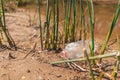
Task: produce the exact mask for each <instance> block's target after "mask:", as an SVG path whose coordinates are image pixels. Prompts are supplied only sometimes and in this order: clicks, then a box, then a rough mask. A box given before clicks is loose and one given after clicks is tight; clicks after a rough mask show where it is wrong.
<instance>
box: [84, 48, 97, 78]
mask: <svg viewBox="0 0 120 80" xmlns="http://www.w3.org/2000/svg"><path fill="white" fill-rule="evenodd" d="M84 54H85V56H86V59H87V61H88V64H89V68H90V76H91V78H92V80H95V78H94V74H93V70H92V65H91V61H90V59H89V57H88V54H87V51H86V50H84Z"/></svg>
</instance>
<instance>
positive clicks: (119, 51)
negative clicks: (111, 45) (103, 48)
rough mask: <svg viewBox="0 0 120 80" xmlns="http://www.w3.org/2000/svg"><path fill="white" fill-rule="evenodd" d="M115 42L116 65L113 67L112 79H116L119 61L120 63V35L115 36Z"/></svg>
mask: <svg viewBox="0 0 120 80" xmlns="http://www.w3.org/2000/svg"><path fill="white" fill-rule="evenodd" d="M117 44H118V53H117V55H116V58H117V60H116V65H115V67H114V71H113V73H112V77H113V80H116V78H117V75H118V69H119V63H120V36H117Z"/></svg>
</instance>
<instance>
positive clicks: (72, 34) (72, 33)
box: [71, 0, 76, 41]
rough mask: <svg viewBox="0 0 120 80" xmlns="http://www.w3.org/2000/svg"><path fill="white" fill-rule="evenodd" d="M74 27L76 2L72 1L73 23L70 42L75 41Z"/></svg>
mask: <svg viewBox="0 0 120 80" xmlns="http://www.w3.org/2000/svg"><path fill="white" fill-rule="evenodd" d="M75 26H76V0H73V23H72V30H71V41H75Z"/></svg>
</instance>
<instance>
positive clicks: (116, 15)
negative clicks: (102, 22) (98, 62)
mask: <svg viewBox="0 0 120 80" xmlns="http://www.w3.org/2000/svg"><path fill="white" fill-rule="evenodd" d="M119 13H120V0H119V3H118V7H117V10H116V13H115V15H114V18H113V20H112V23H111V26H110V29H109V31H108V33H107V36H106V39H105V42H104V43H103V45H102V48H101V54H104V52H105V49H106V46H107V43H108V41H109V39H110V36H111V34H112V32H113V29H114V27H115V24H116V22H117V19H118V16H119Z"/></svg>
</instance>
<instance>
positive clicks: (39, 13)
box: [38, 0, 43, 49]
mask: <svg viewBox="0 0 120 80" xmlns="http://www.w3.org/2000/svg"><path fill="white" fill-rule="evenodd" d="M38 15H39V28H40V43H41V49H43V39H42V26H41V11H40V0H38Z"/></svg>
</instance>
